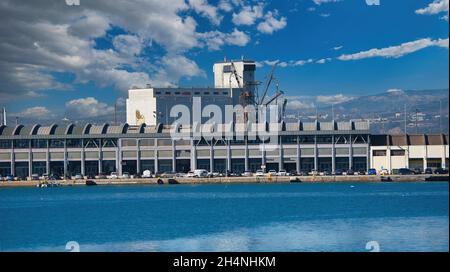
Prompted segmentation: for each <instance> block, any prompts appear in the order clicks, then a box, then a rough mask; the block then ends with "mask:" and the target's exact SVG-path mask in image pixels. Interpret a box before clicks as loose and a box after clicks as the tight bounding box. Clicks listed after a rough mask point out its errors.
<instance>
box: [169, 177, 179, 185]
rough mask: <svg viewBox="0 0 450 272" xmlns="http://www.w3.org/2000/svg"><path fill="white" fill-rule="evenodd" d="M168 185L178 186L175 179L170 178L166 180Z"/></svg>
mask: <svg viewBox="0 0 450 272" xmlns="http://www.w3.org/2000/svg"><path fill="white" fill-rule="evenodd" d="M167 182H168V183H169V184H180V183H179V182H178V181H177V180H176V179H173V178H170V179H168V180H167Z"/></svg>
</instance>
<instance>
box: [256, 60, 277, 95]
mask: <svg viewBox="0 0 450 272" xmlns="http://www.w3.org/2000/svg"><path fill="white" fill-rule="evenodd" d="M276 66H277V63H275V64H274V65H273V66H272V70H271V71H270V74H269V78H268V79H267V82H266V87H265V88H264V92H263V94H262V96H261V100H260V101H259V104H262V103H263V102H264V98H266V94H267V91H268V90H269V86H270V83H271V82H272V80H273V72H274V71H275V67H276Z"/></svg>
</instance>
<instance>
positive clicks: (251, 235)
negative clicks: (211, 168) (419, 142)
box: [0, 183, 449, 251]
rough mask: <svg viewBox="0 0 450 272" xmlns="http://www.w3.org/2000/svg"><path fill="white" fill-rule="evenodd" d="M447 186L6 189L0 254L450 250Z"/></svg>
mask: <svg viewBox="0 0 450 272" xmlns="http://www.w3.org/2000/svg"><path fill="white" fill-rule="evenodd" d="M448 218H449V217H448V183H408V184H395V183H392V184H353V185H349V184H312V185H310V184H301V185H297V184H296V185H293V184H278V185H258V184H255V185H232V186H227V185H202V186H129V187H127V186H98V187H96V188H86V187H77V188H55V189H37V188H33V189H24V188H17V189H7V190H0V225H1V226H2V231H1V232H0V249H1V250H4V251H64V250H65V245H66V243H67V242H68V241H76V242H78V243H79V245H80V250H81V251H367V250H366V248H365V246H366V243H367V242H369V241H376V242H378V243H379V245H380V247H381V248H380V249H381V251H448V250H449V219H448Z"/></svg>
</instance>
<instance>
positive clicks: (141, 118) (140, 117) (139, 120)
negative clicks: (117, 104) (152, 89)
mask: <svg viewBox="0 0 450 272" xmlns="http://www.w3.org/2000/svg"><path fill="white" fill-rule="evenodd" d="M143 123H145V117H144V115H143V114H141V112H140V111H139V110H136V124H137V125H142V124H143Z"/></svg>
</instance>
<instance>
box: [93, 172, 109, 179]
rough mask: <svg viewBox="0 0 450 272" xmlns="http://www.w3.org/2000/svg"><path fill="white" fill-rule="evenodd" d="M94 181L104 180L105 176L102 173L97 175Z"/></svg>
mask: <svg viewBox="0 0 450 272" xmlns="http://www.w3.org/2000/svg"><path fill="white" fill-rule="evenodd" d="M95 178H96V179H106V178H107V177H106V175H105V174H104V173H99V174H98V175H97V176H95Z"/></svg>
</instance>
